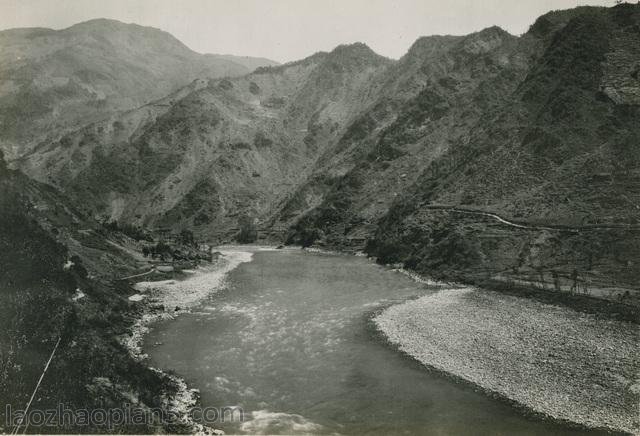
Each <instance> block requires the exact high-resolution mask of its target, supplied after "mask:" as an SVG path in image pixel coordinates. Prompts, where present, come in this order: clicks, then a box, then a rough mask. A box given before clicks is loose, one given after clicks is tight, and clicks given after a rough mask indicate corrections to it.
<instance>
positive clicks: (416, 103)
mask: <svg viewBox="0 0 640 436" xmlns="http://www.w3.org/2000/svg"><path fill="white" fill-rule="evenodd" d="M639 28H640V7H639V6H637V5H629V4H623V5H619V6H616V7H614V8H610V9H606V8H592V7H581V8H577V9H573V10H570V11H560V12H552V13H549V14H546V15H544V16H542V17H540V18H539V19H538V20H537V21H536V22H535V23H534V24H533V25H532V27H531V29H530V30H529V31H528V32H527V33H526V34H525V35H523V36H521V37H516V36H513V35H510V34H508V33H507V32H505V31H503V30H502V29H500V28H497V27H492V28H488V29H485V30H483V31H480V32H477V33H474V34H471V35H467V36H430V37H424V38H421V39H419V40H418V41H416V42H415V43H414V44H413V45H412V46H411V47H410V48H409V50H408V52H407V54H406V55H405V56H403V57H402V58H401V59H400V60H398V61H393V60H390V59H386V58H384V57H381V56H379V55H377V54H376V53H374V52H373V51H372V50H371V49H369V48H368V47H367V46H366V45H364V44H353V45H345V46H339V47H337V48H336V49H334V50H333V51H331V52H330V53H316V54H314V55H312V56H309V57H308V58H305V59H303V60H300V61H297V62H292V63H289V64H285V65H279V66H272V65H270V64H271V63H270V62H269V61H266V60H250V61H249V60H247V61H246V62H245V63H244V65H243V64H242V62H241V59H236V58H232V59H229V58H228V57H224V56H223V57H220V56H218V57H216V56H208V55H198V54H196V53H193V52H191V51H190V50H188V49H187V48H186V47H184V46H183V45H182V44H181V43H179V41H177V40H175V39H174V38H173V37H171V36H170V35H168V34H166V33H164V32H160V31H158V30H155V29H148V28H143V27H140V26H135V25H123V24H121V23H117V22H112V21H106V20H97V21H92V22H88V23H82V24H80V25H77V26H73V27H71V28H69V29H66V30H64V31H50V30H45V29H18V30H12V31H5V32H2V33H0V52H1V53H2V58H1V59H2V63H1V64H0V67H1V70H0V71H2V74H3V75H2V77H3V82H2V85H1V86H0V90H1V94H0V116H1V118H0V121H1V122H2V128H1V129H0V131H1V132H0V133H1V136H2V137H1V140H2V143H1V144H2V149H3V150H4V151H5V155H6V156H7V158H8V160H9V161H11V165H12V166H13V167H15V168H19V169H20V170H22V171H23V172H25V173H26V174H27V175H29V176H30V177H32V178H34V179H36V180H38V181H41V182H44V183H47V184H50V185H52V186H55V187H56V188H58V189H59V190H61V191H62V192H63V193H64V194H65V195H67V196H69V198H70V199H71V201H73V202H74V203H75V204H81V205H82V206H83V207H84V208H86V209H87V211H88V212H89V214H91V215H93V216H95V217H96V218H98V219H106V220H110V221H113V220H115V221H119V222H121V223H128V224H135V225H140V226H145V227H149V228H169V229H173V230H174V231H176V232H177V231H179V230H180V229H183V228H190V229H193V230H194V231H196V232H197V233H198V234H200V235H202V236H204V237H207V238H210V239H211V240H228V239H229V238H231V237H233V235H234V233H235V232H237V227H238V222H239V221H240V220H241V219H243V218H248V219H250V220H255V221H256V222H257V224H256V225H257V226H258V227H259V228H260V229H261V231H262V233H261V234H262V235H265V234H268V235H270V236H269V237H270V238H274V239H283V238H285V236H286V235H287V234H288V239H289V241H290V242H298V243H303V244H311V243H317V244H321V245H323V246H326V247H337V248H342V249H345V248H347V249H354V250H355V249H362V248H364V246H365V244H367V243H368V244H367V250H368V252H369V253H370V254H374V255H376V256H378V257H379V258H381V259H385V260H387V261H389V262H402V263H404V264H406V265H408V266H411V267H414V268H417V269H422V270H425V271H427V270H428V271H432V272H433V271H438V272H440V273H442V274H443V275H448V276H451V275H452V274H453V275H460V274H462V275H464V276H465V277H483V278H492V279H504V278H505V274H506V275H510V277H511V278H512V279H515V278H517V279H518V280H534V278H532V277H534V276H535V280H538V281H540V280H541V281H545V280H546V281H551V280H552V279H551V277H552V274H556V276H557V275H558V274H559V275H560V276H561V277H562V276H566V277H569V276H570V275H571V274H572V271H573V270H576V269H578V270H579V273H580V274H582V275H584V276H585V277H589V280H594V281H597V282H599V283H600V284H602V283H604V282H607V283H609V284H611V286H614V285H615V286H623V285H624V286H631V285H634V284H637V280H638V277H637V273H636V272H635V271H636V270H637V267H635V266H634V265H633V259H634V258H637V256H638V254H640V253H638V246H639V245H640V244H638V233H637V231H636V230H633V229H634V227H633V226H636V225H637V218H638V214H639V213H640V170H639V167H640V165H639V163H640V150H639V148H638V144H639V143H640V141H639V139H640V130H639V127H638V126H639V125H640V123H638V121H639V115H640V113H639V109H638V107H639V104H640V80H639V76H638V72H639V71H640V65H639V64H638V59H640V32H639V31H638V29H639ZM258 65H260V67H259V68H257V69H256V70H255V71H253V72H250V71H249V67H251V68H253V67H255V66H258ZM219 76H235V77H224V78H220V77H219ZM4 77H7V78H8V79H4ZM434 206H447V207H463V208H466V209H470V210H476V211H482V212H491V213H497V214H499V215H500V216H504V217H507V218H509V219H512V220H520V221H522V222H524V223H525V224H527V225H538V226H551V228H553V226H567V227H568V228H573V229H576V228H579V227H584V226H590V225H601V226H605V227H606V226H610V228H608V229H607V230H606V232H609V233H602V234H601V233H598V234H596V233H593V234H591V233H590V234H588V235H585V234H583V233H580V234H578V235H577V236H575V235H573V234H564V233H561V232H560V233H558V232H554V231H551V230H544V231H535V232H532V231H529V230H525V229H519V230H516V228H513V227H508V226H506V227H505V226H504V225H496V223H495V222H493V221H492V219H487V218H486V217H485V218H482V219H480V218H478V215H475V216H473V217H472V216H469V215H467V216H463V215H461V213H460V212H455V211H452V210H450V209H447V210H442V209H441V210H436V209H435V208H434ZM603 231H604V230H603ZM585 247H587V248H588V249H586V248H585ZM603 247H604V248H603ZM541 271H542V275H541V274H540V272H541ZM545 274H546V276H545ZM617 280H619V282H618V281H617Z"/></svg>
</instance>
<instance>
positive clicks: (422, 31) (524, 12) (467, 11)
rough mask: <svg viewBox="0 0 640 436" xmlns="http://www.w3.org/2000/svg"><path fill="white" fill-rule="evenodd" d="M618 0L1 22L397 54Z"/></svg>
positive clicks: (333, 2) (50, 0)
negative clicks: (105, 26)
mask: <svg viewBox="0 0 640 436" xmlns="http://www.w3.org/2000/svg"><path fill="white" fill-rule="evenodd" d="M614 3H615V2H614V0H440V1H436V0H0V29H10V28H15V27H47V28H52V29H63V28H66V27H69V26H71V25H73V24H76V23H79V22H82V21H87V20H90V19H93V18H112V19H116V20H119V21H123V22H125V23H137V24H141V25H144V26H152V27H157V28H160V29H162V30H165V31H167V32H169V33H171V34H172V35H174V36H175V37H176V38H178V39H179V40H180V41H182V42H183V43H184V44H186V45H187V46H188V47H190V48H191V49H193V50H195V51H197V52H200V53H219V54H235V55H242V56H261V57H266V58H270V59H273V60H275V61H278V62H289V61H293V60H296V59H301V58H304V57H306V56H309V55H311V54H313V53H315V52H317V51H330V50H331V49H333V48H334V47H335V46H337V45H339V44H345V43H352V42H357V41H359V42H364V43H365V44H367V45H368V46H369V47H371V48H372V49H373V50H374V51H376V52H377V53H379V54H381V55H384V56H387V57H390V58H394V59H397V58H399V57H401V56H402V55H403V54H404V53H406V51H407V50H408V49H409V47H410V46H411V44H412V43H413V42H414V41H415V40H416V39H418V38H419V37H420V36H426V35H436V34H440V35H442V34H451V35H463V34H468V33H471V32H474V31H478V30H481V29H483V28H485V27H489V26H492V25H498V26H500V27H502V28H503V29H505V30H507V31H508V32H510V33H512V34H516V35H519V34H521V33H524V32H525V31H526V30H527V29H528V27H529V25H531V24H532V23H533V22H534V21H535V19H536V18H537V17H538V16H540V15H542V14H544V13H545V12H548V11H550V10H556V9H568V8H572V7H575V6H576V5H601V6H613V4H614Z"/></svg>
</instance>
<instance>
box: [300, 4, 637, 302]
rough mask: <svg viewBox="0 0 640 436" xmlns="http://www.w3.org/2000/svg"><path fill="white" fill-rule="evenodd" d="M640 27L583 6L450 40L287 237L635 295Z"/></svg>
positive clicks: (458, 275) (555, 285) (620, 11)
mask: <svg viewBox="0 0 640 436" xmlns="http://www.w3.org/2000/svg"><path fill="white" fill-rule="evenodd" d="M639 26H640V7H638V6H637V5H629V4H623V5H619V6H616V7H614V8H610V9H604V8H578V9H574V10H571V11H561V12H553V13H550V14H547V15H545V16H543V17H541V18H540V19H538V20H537V21H536V23H534V25H533V26H532V27H531V29H530V31H529V32H528V33H527V34H525V35H524V36H522V37H520V38H515V37H510V36H508V35H505V34H504V33H503V32H501V31H500V30H499V29H486V30H485V31H483V32H480V33H478V34H476V35H470V36H469V37H466V38H465V39H466V41H464V42H463V40H460V41H458V42H457V43H454V44H453V45H452V46H451V47H452V48H451V51H450V52H448V54H447V56H448V57H447V59H449V61H448V62H443V64H442V65H447V66H449V67H450V68H448V69H445V68H444V67H442V68H440V70H439V71H437V70H434V71H432V72H430V73H429V75H430V79H431V81H430V83H429V84H428V85H426V86H425V88H424V89H423V91H421V93H420V94H419V95H418V97H417V98H416V99H414V100H408V101H407V102H405V103H404V104H403V106H401V109H400V111H399V112H397V113H398V115H397V117H396V118H395V120H394V121H393V123H391V124H390V125H389V127H388V128H385V129H383V130H382V131H380V132H379V133H375V132H374V135H373V136H371V137H369V138H368V139H366V140H365V142H367V143H368V144H369V145H368V146H367V145H365V146H364V147H363V153H362V154H361V155H360V156H361V158H359V159H355V160H354V161H355V162H356V163H355V164H354V166H353V169H351V170H350V171H348V172H347V173H346V174H345V176H344V177H343V178H342V179H341V180H340V181H339V182H338V183H336V184H334V186H333V187H332V189H331V190H330V191H329V192H328V193H327V195H325V197H324V200H323V202H322V203H321V204H320V205H319V206H318V207H316V208H314V209H313V210H311V211H310V212H308V213H307V214H305V215H304V216H303V217H302V219H300V220H298V221H297V223H296V224H295V225H294V227H293V232H292V234H291V235H290V239H291V240H292V241H299V242H304V243H311V242H315V243H321V244H325V245H328V246H333V247H336V246H337V247H349V246H355V248H358V247H360V248H362V247H363V246H364V244H365V242H367V247H366V250H367V252H368V253H369V254H370V255H373V256H376V257H378V258H379V259H380V261H382V262H391V263H398V262H399V263H403V264H404V265H405V266H407V267H410V268H413V269H417V270H419V271H422V272H425V273H429V274H431V275H440V276H441V277H443V278H455V279H458V280H467V281H475V282H479V281H481V282H487V281H490V282H492V283H495V282H500V283H508V284H511V285H513V284H514V283H521V284H531V283H533V284H536V285H538V286H542V287H547V288H551V289H564V290H571V289H572V290H573V291H574V292H575V291H577V290H578V289H581V290H582V291H581V292H583V291H584V292H589V293H592V294H593V295H597V296H601V297H602V296H604V297H607V298H630V297H631V298H636V299H637V293H636V292H635V291H633V288H635V287H637V284H638V282H639V280H640V277H639V276H638V273H637V267H636V266H635V262H634V259H636V258H637V256H638V254H640V253H639V252H638V247H639V246H640V243H639V242H640V241H639V236H640V235H639V226H638V218H639V217H640V215H639V214H640V184H639V182H640V179H639V176H640V173H639V172H638V169H639V168H640V166H639V165H638V163H639V162H640V161H639V160H638V158H639V156H640V155H639V153H640V151H639V149H638V147H637V144H638V143H640V142H639V139H640V137H639V134H640V132H639V130H638V125H639V124H638V122H637V121H638V119H639V118H638V116H639V115H640V112H639V110H640V109H639V104H640V99H639V98H638V97H639V95H640V94H639V93H640V81H639V80H638V74H637V73H638V64H637V59H638V55H639V54H640V53H639V52H638V49H639V48H640V44H638V43H639V42H640V38H639V36H638V32H637V29H638V27H639ZM432 53H433V52H432ZM434 59H437V56H436V57H435V58H434V57H433V55H431V57H430V64H431V65H432V64H433V61H434ZM403 61H405V62H406V59H403ZM435 63H436V64H438V63H437V62H435ZM451 66H453V68H451ZM448 126H450V127H448ZM416 162H419V163H416ZM389 206H390V207H389ZM491 214H493V215H491ZM509 223H511V224H509ZM630 293H632V294H633V295H631V296H630Z"/></svg>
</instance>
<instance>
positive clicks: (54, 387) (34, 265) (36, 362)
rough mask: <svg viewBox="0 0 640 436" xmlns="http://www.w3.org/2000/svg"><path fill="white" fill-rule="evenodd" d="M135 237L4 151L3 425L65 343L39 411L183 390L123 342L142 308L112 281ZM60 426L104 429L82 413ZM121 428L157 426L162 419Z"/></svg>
mask: <svg viewBox="0 0 640 436" xmlns="http://www.w3.org/2000/svg"><path fill="white" fill-rule="evenodd" d="M126 240H127V238H126V236H124V235H122V234H118V233H117V232H105V230H104V229H103V228H101V226H100V225H99V224H98V223H96V222H95V221H93V220H91V219H90V218H88V217H86V216H84V215H83V214H82V213H81V212H79V211H78V210H77V208H75V207H74V206H73V205H72V204H70V203H69V202H68V201H67V200H66V199H65V198H64V197H63V196H61V195H60V194H59V193H57V192H56V191H55V190H53V189H52V188H51V187H50V186H46V185H43V184H40V183H37V182H35V181H33V180H30V179H29V178H27V177H26V176H24V175H23V174H20V173H19V172H16V171H11V170H7V168H6V166H5V163H4V161H3V159H2V152H0V265H2V268H0V401H2V402H3V403H4V404H5V405H6V407H3V408H2V410H0V422H1V423H0V431H2V432H7V433H8V432H9V431H10V429H11V430H14V425H15V424H16V423H17V422H16V416H19V414H17V413H16V412H17V411H19V410H24V407H25V405H26V404H27V402H28V401H29V398H30V396H31V394H32V392H33V390H34V387H35V386H36V382H37V381H38V379H39V377H40V375H41V374H42V371H43V367H44V364H45V362H47V359H48V358H49V356H50V353H51V352H52V350H53V349H54V348H55V347H56V344H58V346H57V348H55V349H56V354H55V358H54V359H53V360H52V362H51V365H50V366H49V368H48V371H47V373H46V376H45V378H44V379H43V381H42V384H41V385H40V387H39V389H38V391H37V396H35V398H34V399H33V403H32V404H31V406H32V410H33V409H35V408H39V409H42V410H44V409H55V408H57V407H58V405H60V404H62V403H64V404H65V407H68V408H70V409H72V410H76V409H79V408H83V409H84V408H86V409H93V408H104V407H107V406H108V407H126V405H127V404H129V405H130V404H131V403H132V402H135V403H138V402H139V404H140V405H141V406H142V407H143V408H144V407H164V404H163V398H162V397H163V396H167V395H169V396H171V395H174V394H175V393H176V392H177V386H175V383H174V382H172V381H171V380H170V379H168V378H167V377H166V376H164V375H162V374H160V373H158V372H157V371H154V370H151V369H149V368H147V367H146V366H145V365H144V364H142V363H140V362H136V361H135V360H134V359H133V358H132V357H131V356H130V354H129V352H128V350H127V349H126V348H125V347H124V346H123V345H121V344H120V343H119V342H118V341H117V340H116V337H117V336H118V335H123V334H127V333H129V334H131V329H130V326H131V324H132V323H133V321H134V320H135V317H136V315H137V311H138V310H139V308H138V307H136V306H135V304H132V303H131V302H129V301H128V299H127V297H128V295H131V294H132V293H133V290H132V289H129V288H128V287H127V286H126V285H125V284H115V283H114V282H113V279H114V278H115V277H117V276H119V275H121V274H127V275H129V274H131V272H132V271H133V270H134V269H135V267H136V264H137V261H136V258H135V257H133V256H132V255H130V254H129V250H126V249H125V248H124V247H123V243H127V241H126ZM129 242H131V241H129ZM132 400H133V401H132ZM7 412H11V416H7V415H6V413H7ZM57 423H58V424H59V425H60V427H59V428H58V429H57V431H66V432H69V431H71V432H73V431H90V432H101V431H102V432H103V431H104V427H102V428H100V427H97V428H94V427H93V424H92V425H91V426H89V427H87V426H80V427H78V426H77V423H75V422H74V420H73V419H72V420H67V421H65V423H62V422H61V421H58V422H57ZM55 424H56V423H51V424H46V425H47V427H46V429H47V430H45V431H54V430H53V429H54V427H53V425H55ZM48 425H51V426H48ZM116 426H117V428H119V430H117V431H120V432H125V433H134V432H136V433H141V432H144V433H149V432H153V431H154V430H155V431H157V430H158V428H156V427H159V426H160V423H158V425H147V424H144V423H141V424H140V425H132V424H131V423H128V424H126V426H123V425H119V424H117V423H116ZM32 429H33V427H32V428H30V429H29V430H32ZM42 429H43V428H42V427H41V428H40V430H39V431H43V430H42ZM20 430H21V431H26V428H25V426H23V427H21V428H20ZM165 431H171V432H176V431H179V428H174V429H165ZM183 431H184V430H183Z"/></svg>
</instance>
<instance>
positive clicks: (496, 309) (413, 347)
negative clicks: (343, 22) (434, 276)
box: [374, 288, 640, 434]
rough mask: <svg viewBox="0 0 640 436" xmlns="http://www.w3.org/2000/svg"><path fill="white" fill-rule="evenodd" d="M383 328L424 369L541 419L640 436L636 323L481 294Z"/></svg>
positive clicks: (440, 300)
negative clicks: (497, 397) (476, 388)
mask: <svg viewBox="0 0 640 436" xmlns="http://www.w3.org/2000/svg"><path fill="white" fill-rule="evenodd" d="M374 321H375V323H376V325H377V327H378V328H379V329H380V330H381V331H382V332H383V333H384V334H385V335H386V336H387V338H388V339H389V341H390V342H391V343H393V344H395V345H396V346H398V348H399V349H400V350H401V351H403V352H405V353H407V354H408V355H410V356H412V357H414V358H415V359H417V360H418V361H420V362H422V363H423V364H425V365H427V366H429V367H433V368H435V369H437V370H441V371H443V372H446V373H448V374H451V375H453V376H455V377H458V378H461V379H463V380H466V381H468V382H471V383H473V384H475V385H477V386H480V387H481V388H483V389H484V390H486V391H488V392H491V393H495V394H498V395H500V396H502V397H505V398H507V399H509V400H512V401H514V402H515V403H517V404H519V405H521V406H524V407H526V408H527V409H530V410H532V411H534V412H536V413H539V414H541V415H544V416H548V417H551V418H553V419H557V420H562V421H568V422H573V423H578V424H581V425H584V426H586V427H593V428H607V429H611V430H616V431H623V432H627V433H631V434H638V433H640V423H639V421H640V418H639V416H638V404H639V399H640V379H639V375H638V374H640V358H639V357H638V354H637V350H638V346H639V345H640V330H639V328H638V325H637V324H633V323H629V322H622V321H613V320H606V319H602V318H596V317H595V316H593V315H589V314H585V313H581V312H577V311H574V310H572V309H569V308H566V307H560V306H554V305H549V304H544V303H541V302H538V301H535V300H531V299H525V298H519V297H515V296H511V295H504V294H501V293H497V292H492V291H484V290H477V289H472V288H463V289H446V290H442V291H439V292H436V293H434V294H432V295H429V296H425V297H422V298H420V299H417V300H410V301H407V302H405V303H402V304H399V305H396V306H392V307H389V308H388V309H386V310H384V311H383V312H382V313H381V314H379V315H378V316H376V317H375V319H374Z"/></svg>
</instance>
